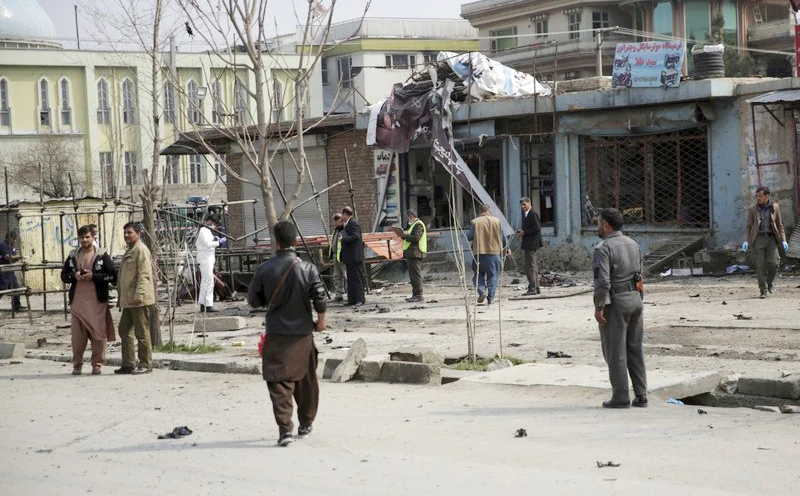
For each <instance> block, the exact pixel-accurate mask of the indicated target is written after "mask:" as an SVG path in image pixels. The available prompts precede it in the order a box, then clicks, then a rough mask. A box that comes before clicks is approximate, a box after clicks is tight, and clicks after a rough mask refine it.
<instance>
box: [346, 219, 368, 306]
mask: <svg viewBox="0 0 800 496" xmlns="http://www.w3.org/2000/svg"><path fill="white" fill-rule="evenodd" d="M342 225H343V229H342V234H341V236H342V262H343V263H344V264H345V266H346V267H347V306H353V307H357V306H361V305H363V304H364V303H365V300H364V244H363V242H362V239H361V224H359V223H358V221H357V220H355V219H354V218H353V209H352V208H351V207H344V208H342Z"/></svg>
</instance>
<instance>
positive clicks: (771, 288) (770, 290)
mask: <svg viewBox="0 0 800 496" xmlns="http://www.w3.org/2000/svg"><path fill="white" fill-rule="evenodd" d="M773 289H775V287H774V286H773V285H772V284H770V285H769V286H767V291H769V294H772V290H773Z"/></svg>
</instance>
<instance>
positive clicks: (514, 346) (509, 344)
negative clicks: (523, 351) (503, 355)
mask: <svg viewBox="0 0 800 496" xmlns="http://www.w3.org/2000/svg"><path fill="white" fill-rule="evenodd" d="M520 346H522V345H521V344H519V343H508V347H509V348H519V347H520Z"/></svg>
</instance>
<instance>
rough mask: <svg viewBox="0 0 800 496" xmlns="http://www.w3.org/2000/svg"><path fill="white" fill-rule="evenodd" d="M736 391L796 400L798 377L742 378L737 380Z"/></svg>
mask: <svg viewBox="0 0 800 496" xmlns="http://www.w3.org/2000/svg"><path fill="white" fill-rule="evenodd" d="M737 391H738V392H739V393H740V394H752V395H757V396H768V397H771V398H786V399H790V400H797V399H800V377H791V376H790V377H787V378H785V379H763V378H758V377H742V378H741V379H739V386H738V388H737Z"/></svg>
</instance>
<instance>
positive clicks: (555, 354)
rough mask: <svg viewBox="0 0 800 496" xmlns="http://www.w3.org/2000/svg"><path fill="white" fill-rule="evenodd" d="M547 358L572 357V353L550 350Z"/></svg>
mask: <svg viewBox="0 0 800 496" xmlns="http://www.w3.org/2000/svg"><path fill="white" fill-rule="evenodd" d="M547 358H572V355H567V354H566V353H564V352H563V351H548V352H547Z"/></svg>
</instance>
